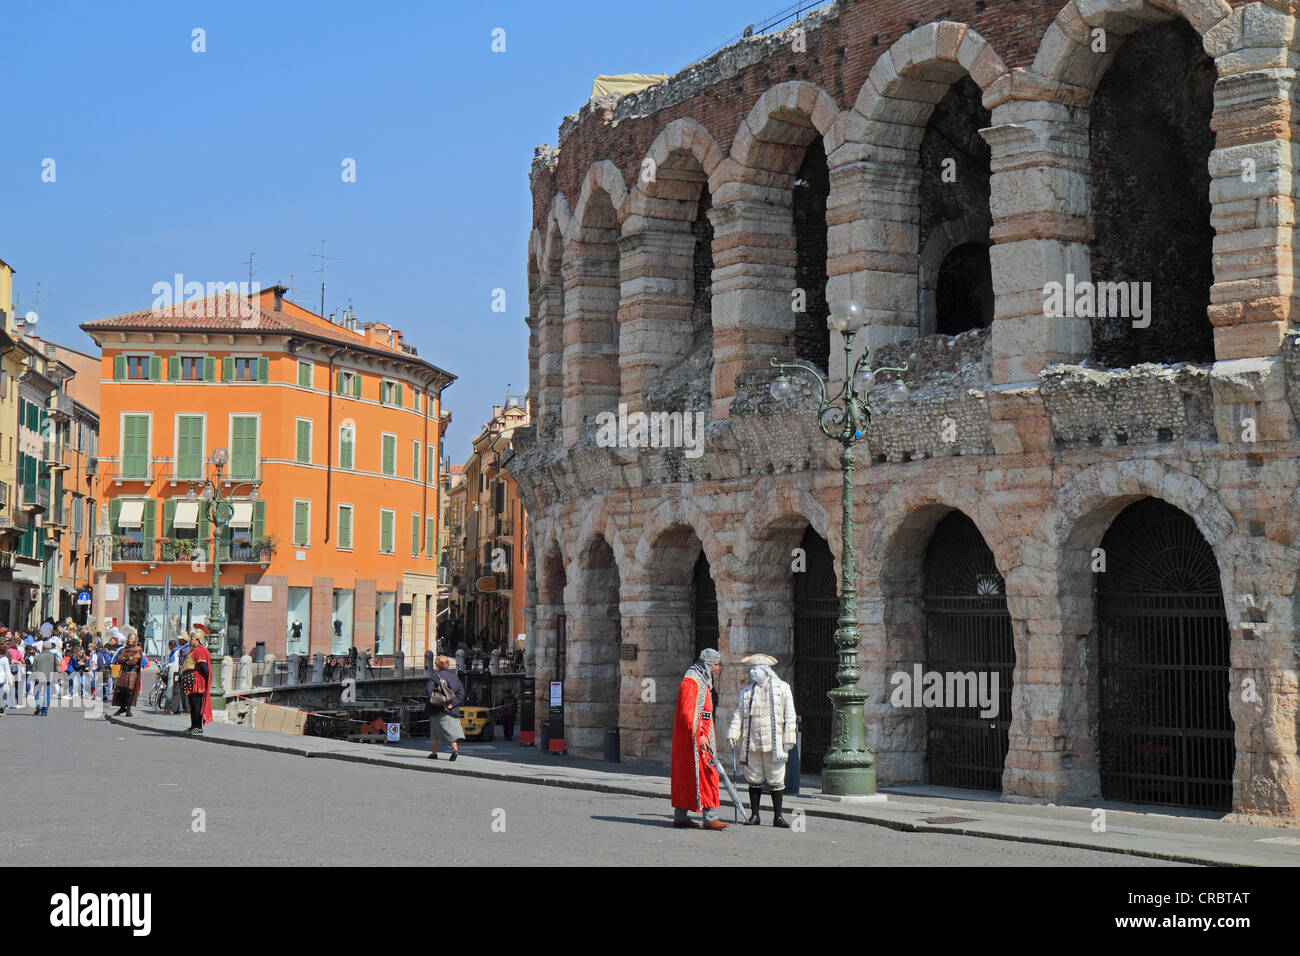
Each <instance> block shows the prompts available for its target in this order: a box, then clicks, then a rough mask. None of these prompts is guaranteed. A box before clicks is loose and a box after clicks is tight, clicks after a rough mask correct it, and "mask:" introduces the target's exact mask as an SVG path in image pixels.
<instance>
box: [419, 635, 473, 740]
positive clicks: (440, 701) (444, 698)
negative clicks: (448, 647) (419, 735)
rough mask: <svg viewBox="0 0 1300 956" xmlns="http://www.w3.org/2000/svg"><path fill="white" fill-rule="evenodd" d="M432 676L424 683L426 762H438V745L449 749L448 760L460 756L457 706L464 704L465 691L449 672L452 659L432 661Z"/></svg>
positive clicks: (442, 656) (461, 732)
mask: <svg viewBox="0 0 1300 956" xmlns="http://www.w3.org/2000/svg"><path fill="white" fill-rule="evenodd" d="M433 666H434V668H435V670H434V672H433V673H432V674H430V675H429V679H428V680H427V681H425V682H424V694H425V699H426V700H427V701H428V703H426V704H425V705H424V713H425V716H426V717H428V718H429V741H430V751H429V759H430V760H437V759H438V744H439V743H445V744H448V745H449V746H450V747H451V757H450V758H449V759H450V760H453V761H454V760H455V759H456V758H457V757H458V756H459V755H460V741H462V740H464V739H465V731H464V729H463V728H462V727H461V725H460V705H461V703H462V702H463V701H464V700H465V688H464V687H463V686H461V683H460V678H459V677H457V676H456V672H455V671H454V670H452V669H451V658H450V657H448V656H447V655H446V654H440V655H438V656H437V657H436V658H434V660H433Z"/></svg>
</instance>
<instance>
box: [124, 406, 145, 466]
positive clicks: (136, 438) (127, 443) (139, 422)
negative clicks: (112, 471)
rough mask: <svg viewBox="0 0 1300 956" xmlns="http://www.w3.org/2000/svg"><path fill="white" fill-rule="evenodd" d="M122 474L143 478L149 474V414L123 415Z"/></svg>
mask: <svg viewBox="0 0 1300 956" xmlns="http://www.w3.org/2000/svg"><path fill="white" fill-rule="evenodd" d="M121 475H122V477H123V478H133V479H137V480H139V479H143V478H147V477H148V475H149V416H148V415H123V416H122V452H121Z"/></svg>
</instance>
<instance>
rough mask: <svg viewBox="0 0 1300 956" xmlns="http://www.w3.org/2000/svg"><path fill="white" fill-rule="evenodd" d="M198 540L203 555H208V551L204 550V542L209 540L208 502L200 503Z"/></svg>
mask: <svg viewBox="0 0 1300 956" xmlns="http://www.w3.org/2000/svg"><path fill="white" fill-rule="evenodd" d="M198 538H199V550H200V551H202V552H203V553H206V550H205V549H204V548H203V542H204V541H206V540H207V539H208V503H207V502H206V501H200V502H199V534H198Z"/></svg>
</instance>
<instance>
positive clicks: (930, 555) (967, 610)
mask: <svg viewBox="0 0 1300 956" xmlns="http://www.w3.org/2000/svg"><path fill="white" fill-rule="evenodd" d="M924 580H925V593H924V599H923V607H924V610H925V649H926V650H925V658H926V659H925V673H927V674H929V673H938V674H939V675H940V679H941V680H942V682H943V697H942V699H941V700H942V703H943V704H945V705H953V704H956V703H958V702H960V703H964V704H966V705H967V706H960V707H959V706H942V707H928V708H927V710H926V727H927V735H926V762H927V765H928V767H929V771H930V782H931V783H933V784H936V785H939V786H946V787H966V788H970V789H975V790H999V791H1000V790H1001V789H1002V769H1003V766H1004V765H1005V764H1006V760H1007V748H1008V744H1009V741H1010V738H1009V730H1010V727H1011V684H1012V680H1013V676H1014V673H1015V667H1016V651H1015V644H1014V642H1013V641H1012V638H1011V615H1010V614H1009V613H1008V612H1007V592H1006V586H1005V584H1004V582H1003V580H1002V575H1001V574H999V573H998V568H997V564H996V562H995V561H994V560H993V552H992V551H990V550H989V547H988V545H987V544H985V543H984V537H983V536H982V535H981V534H980V532H979V529H978V528H976V527H975V523H974V522H973V521H971V520H970V518H968V517H966V516H965V515H964V514H962V513H961V512H960V511H954V512H953V513H952V514H950V515H949V516H948V517H946V518H944V519H943V521H941V522H939V526H938V528H936V529H935V532H934V537H933V538H932V539H931V540H930V547H929V548H928V549H927V550H926V555H925V578H924ZM995 681H996V684H995ZM995 688H996V692H995ZM913 694H914V702H916V703H920V702H921V701H920V700H915V698H916V697H920V696H921V694H922V687H914V688H913ZM981 696H983V698H984V701H985V704H987V705H988V707H985V706H982V705H981V704H980V698H981ZM994 706H996V711H995V712H994V713H993V714H991V715H990V716H983V717H982V716H980V715H981V713H987V712H988V710H991V709H993V707H994Z"/></svg>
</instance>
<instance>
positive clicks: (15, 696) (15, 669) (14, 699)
mask: <svg viewBox="0 0 1300 956" xmlns="http://www.w3.org/2000/svg"><path fill="white" fill-rule="evenodd" d="M5 644H6V646H5V652H4V655H3V657H4V659H3V660H2V661H0V665H3V667H4V670H5V672H6V673H7V674H8V675H9V689H8V691H7V694H8V700H7V702H6V704H7V706H9V707H26V706H27V691H26V687H27V662H26V660H25V659H24V658H23V652H22V651H20V650H19V649H18V639H17V638H16V637H14V636H13V635H12V634H11V635H10V636H9V639H8V640H7V641H6V642H5Z"/></svg>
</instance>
